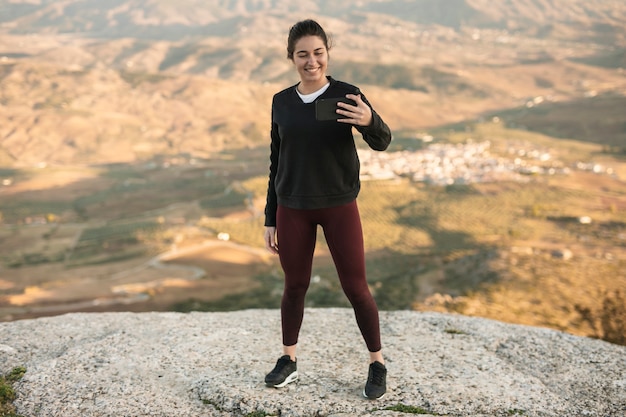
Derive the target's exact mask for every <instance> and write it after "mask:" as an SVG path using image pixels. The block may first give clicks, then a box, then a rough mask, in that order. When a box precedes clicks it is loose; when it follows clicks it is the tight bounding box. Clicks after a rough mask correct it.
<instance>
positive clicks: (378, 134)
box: [356, 94, 392, 151]
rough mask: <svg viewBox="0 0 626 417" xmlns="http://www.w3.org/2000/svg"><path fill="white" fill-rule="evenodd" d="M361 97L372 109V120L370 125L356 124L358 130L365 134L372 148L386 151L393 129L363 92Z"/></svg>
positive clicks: (365, 138) (364, 137)
mask: <svg viewBox="0 0 626 417" xmlns="http://www.w3.org/2000/svg"><path fill="white" fill-rule="evenodd" d="M361 98H362V99H363V101H364V102H365V104H367V105H368V106H370V109H372V122H371V123H370V125H369V126H356V130H358V131H359V133H361V134H362V135H363V139H364V140H365V142H367V144H368V145H369V147H370V148H372V149H374V150H375V151H384V150H386V149H387V147H389V144H390V143H391V138H392V136H391V129H389V126H387V124H386V123H385V122H384V121H383V119H382V117H380V116H379V115H378V113H376V111H375V110H374V108H373V107H372V105H371V104H370V103H369V101H368V100H367V98H365V96H364V95H363V94H361Z"/></svg>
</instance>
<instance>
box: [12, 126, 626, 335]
mask: <svg viewBox="0 0 626 417" xmlns="http://www.w3.org/2000/svg"><path fill="white" fill-rule="evenodd" d="M431 133H432V135H433V136H434V137H435V138H436V139H435V140H436V141H447V142H452V143H461V142H465V141H467V140H468V139H471V140H474V141H486V140H488V141H490V142H491V148H490V153H492V154H493V155H494V156H495V157H499V156H502V157H510V148H511V147H512V148H514V149H518V148H527V149H529V148H532V149H551V150H553V151H554V150H557V152H556V153H555V154H554V159H555V160H558V161H560V162H561V163H563V164H564V165H565V166H572V164H573V163H575V162H577V161H589V160H592V159H594V158H595V157H597V156H598V155H600V154H601V152H600V151H601V148H602V147H601V145H596V144H590V143H584V142H579V141H568V140H564V139H555V138H552V137H550V136H547V135H545V134H541V133H537V132H529V131H527V130H522V129H511V128H508V127H507V125H506V124H505V123H493V122H485V123H475V124H465V125H464V126H461V125H459V126H451V127H448V128H446V129H443V128H442V129H438V130H436V131H433V132H431ZM402 137H404V138H405V139H404V141H401V142H398V143H396V144H395V145H396V146H399V147H400V148H399V149H395V150H401V147H402V146H407V147H410V148H419V147H420V146H423V143H422V142H421V141H419V140H415V139H411V138H412V137H415V134H411V133H410V132H403V134H402ZM603 157H604V158H609V157H608V156H606V155H603ZM266 158H267V152H266V150H265V151H263V152H261V151H259V150H258V149H247V150H241V151H231V152H230V153H224V154H221V155H219V156H216V157H215V158H213V159H211V160H202V161H198V162H194V163H193V164H191V163H187V162H189V161H190V157H189V156H188V155H182V156H179V157H178V159H179V162H178V165H174V166H171V165H165V163H166V162H167V163H169V162H170V160H171V157H166V156H161V157H158V158H155V159H154V160H152V161H149V162H144V163H142V164H136V165H124V164H119V165H110V166H101V167H98V170H91V171H88V172H87V171H86V173H87V174H89V175H88V177H89V178H88V179H86V180H85V183H84V184H82V183H79V184H78V187H77V188H76V190H80V192H76V191H75V189H74V188H68V192H67V193H64V192H63V191H64V190H63V189H60V190H58V192H57V191H55V192H52V193H47V194H43V195H42V194H38V196H37V197H38V198H37V199H35V198H33V195H32V194H28V193H25V194H23V195H20V196H19V198H14V199H13V198H12V199H2V200H1V201H0V213H3V218H4V222H5V227H3V228H1V229H0V253H1V254H2V255H1V256H2V257H1V258H0V261H2V262H3V264H4V265H5V266H13V267H25V266H33V265H37V264H41V263H63V264H64V265H65V266H66V267H72V266H83V265H99V264H108V263H113V262H117V261H121V260H125V259H130V258H133V257H135V258H137V257H147V256H154V255H156V254H158V253H162V252H164V251H166V250H168V249H169V248H170V247H172V245H173V244H175V243H177V240H176V239H177V237H181V236H182V237H184V238H187V236H188V234H189V231H190V229H193V233H195V235H194V236H195V238H196V239H197V241H203V240H206V239H211V238H215V236H217V234H218V233H222V232H223V233H228V234H229V235H230V240H231V241H233V242H235V243H238V244H242V245H246V246H251V247H254V248H262V235H263V223H262V217H263V213H262V201H263V200H264V197H265V192H266V187H267V162H266ZM607 160H610V159H607ZM181 161H182V162H181ZM242 161H246V162H245V163H244V162H242ZM7 174H10V176H11V177H15V178H21V179H23V178H29V179H37V178H38V177H37V176H38V175H56V172H55V171H54V170H51V169H46V170H42V171H40V172H39V171H36V170H24V171H22V170H11V171H10V172H7ZM577 181H587V182H588V183H589V184H588V185H589V186H587V185H585V184H579V183H578V182H577ZM625 192H626V186H624V185H623V183H622V182H620V181H614V180H612V179H610V178H609V176H606V175H604V176H602V175H595V174H592V173H583V174H580V173H574V174H572V175H569V176H568V175H562V176H551V177H548V176H543V177H542V176H535V177H532V178H529V181H528V182H497V183H476V184H467V185H451V186H447V187H430V186H425V185H424V184H421V183H415V182H412V181H410V180H409V179H406V178H402V179H398V180H394V181H366V182H363V184H362V191H361V194H360V196H359V209H360V212H361V215H362V223H363V231H364V237H365V245H366V251H367V253H368V256H367V257H366V262H367V265H366V266H367V271H368V282H369V284H370V288H371V289H372V292H373V293H374V295H375V297H376V300H377V303H378V305H379V307H380V308H381V309H384V310H395V309H417V310H424V309H428V310H436V311H452V312H458V313H462V314H469V315H479V316H483V317H490V318H497V319H500V320H504V321H510V322H515V323H519V322H522V323H524V324H531V325H540V326H548V327H553V328H557V329H561V330H567V331H571V332H574V333H577V334H585V335H590V336H593V337H598V338H602V339H604V340H609V341H612V342H614V343H623V341H621V340H622V339H620V338H619V335H620V334H622V335H623V334H624V333H625V332H624V325H623V320H622V319H620V317H623V311H624V309H623V308H622V309H620V306H623V305H624V303H623V300H622V299H623V294H621V293H619V292H615V291H616V290H617V289H619V288H620V287H623V285H624V281H623V279H624V278H622V277H624V270H626V265H625V264H624V262H625V261H624V260H623V259H620V258H619V257H615V256H613V255H612V254H611V252H613V251H615V253H618V250H619V249H620V248H621V247H623V236H624V235H626V211H624V210H623V209H622V207H623V200H622V199H620V198H621V197H620V196H621V195H623V194H624V193H625ZM68 196H69V197H68ZM7 213H8V214H7ZM15 213H18V214H17V215H16V214H15ZM25 215H28V216H31V217H37V216H38V217H41V218H45V219H50V220H51V222H50V223H47V224H39V225H37V226H36V227H30V226H28V225H26V224H20V223H19V220H20V219H23V217H22V216H25ZM580 216H590V217H591V218H592V219H593V221H592V222H591V223H589V224H583V223H581V222H579V221H578V219H579V218H580ZM2 245H4V246H2ZM570 247H574V248H576V249H575V250H574V251H573V252H574V257H573V258H572V259H569V260H563V259H560V258H558V257H555V256H553V251H555V250H559V249H562V248H570ZM317 248H318V250H317V256H316V258H315V261H314V265H313V266H314V269H313V279H312V281H311V286H310V290H309V292H308V294H307V306H308V307H335V306H337V307H348V306H349V304H348V301H347V299H346V298H345V296H344V294H343V292H342V291H341V287H340V284H339V282H338V280H337V277H336V271H335V268H334V265H333V262H332V259H331V257H330V256H329V252H328V247H327V245H326V242H325V240H324V236H323V233H321V232H320V233H318V246H317ZM519 248H521V249H519ZM529 250H530V251H529ZM517 251H521V252H517ZM589 277H593V280H590V279H589ZM282 284H283V280H282V272H281V271H280V270H279V268H278V267H276V270H273V271H269V272H265V273H263V274H261V275H258V276H256V277H254V281H253V285H252V286H251V287H250V288H249V289H248V290H247V291H245V292H242V293H239V294H231V295H228V296H225V297H224V298H222V299H219V300H215V301H211V302H205V301H201V300H199V299H193V298H191V297H190V299H189V300H187V301H184V302H178V303H176V304H175V305H174V306H171V308H172V309H174V310H177V311H192V310H201V311H224V310H239V309H244V308H278V306H279V305H280V298H281V294H282ZM596 288H597V290H596ZM573 289H581V290H580V291H574V290H573ZM585 289H586V290H585ZM594 291H598V294H594ZM436 294H443V295H444V296H442V297H441V298H440V299H439V301H436V300H435V301H433V299H431V297H430V296H431V295H436ZM619 320H622V321H619ZM454 330H456V329H448V330H447V332H449V333H450V334H461V333H454Z"/></svg>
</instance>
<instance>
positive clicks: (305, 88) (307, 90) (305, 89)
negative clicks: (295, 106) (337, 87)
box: [296, 77, 330, 94]
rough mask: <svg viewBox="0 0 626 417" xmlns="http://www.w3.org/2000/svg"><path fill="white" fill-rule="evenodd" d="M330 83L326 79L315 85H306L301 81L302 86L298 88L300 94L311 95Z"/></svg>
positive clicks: (299, 85)
mask: <svg viewBox="0 0 626 417" xmlns="http://www.w3.org/2000/svg"><path fill="white" fill-rule="evenodd" d="M329 82H330V81H329V80H328V78H326V77H324V78H321V79H320V80H319V81H316V82H314V83H305V82H303V81H300V84H298V86H297V87H296V88H297V89H298V91H299V92H300V94H311V93H314V92H316V91H317V90H319V89H320V88H322V87H324V86H325V85H326V84H328V83H329Z"/></svg>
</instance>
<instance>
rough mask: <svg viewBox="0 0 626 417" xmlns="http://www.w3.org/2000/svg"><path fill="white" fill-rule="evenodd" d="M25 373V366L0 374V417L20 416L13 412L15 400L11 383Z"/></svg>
mask: <svg viewBox="0 0 626 417" xmlns="http://www.w3.org/2000/svg"><path fill="white" fill-rule="evenodd" d="M25 373H26V368H24V367H17V368H14V369H13V370H12V371H11V372H9V373H8V374H7V375H4V376H0V417H20V416H18V415H17V414H15V407H14V406H13V401H14V400H15V390H14V388H13V385H14V384H15V383H16V382H18V381H19V380H20V379H22V377H23V376H24V374H25Z"/></svg>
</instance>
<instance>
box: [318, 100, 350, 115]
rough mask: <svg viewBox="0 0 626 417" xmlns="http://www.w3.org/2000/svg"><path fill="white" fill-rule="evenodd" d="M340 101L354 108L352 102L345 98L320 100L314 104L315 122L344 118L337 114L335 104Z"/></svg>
mask: <svg viewBox="0 0 626 417" xmlns="http://www.w3.org/2000/svg"><path fill="white" fill-rule="evenodd" d="M340 101H341V102H344V103H348V104H351V105H353V106H356V103H355V102H354V100H350V99H347V98H345V97H336V98H322V99H319V100H317V101H316V102H315V118H316V119H317V120H337V119H341V118H343V117H345V116H343V115H341V114H338V113H337V107H338V106H337V103H339V102H340Z"/></svg>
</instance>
